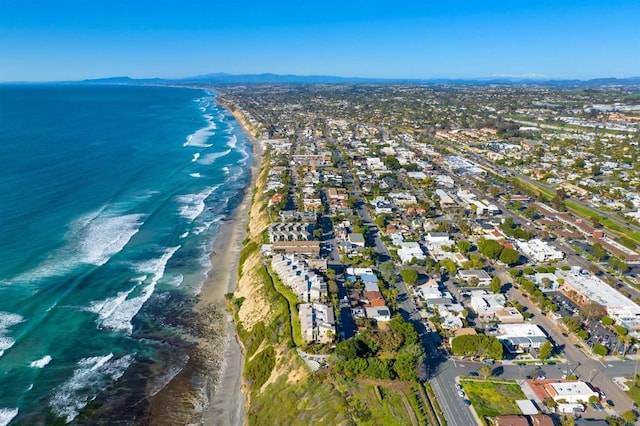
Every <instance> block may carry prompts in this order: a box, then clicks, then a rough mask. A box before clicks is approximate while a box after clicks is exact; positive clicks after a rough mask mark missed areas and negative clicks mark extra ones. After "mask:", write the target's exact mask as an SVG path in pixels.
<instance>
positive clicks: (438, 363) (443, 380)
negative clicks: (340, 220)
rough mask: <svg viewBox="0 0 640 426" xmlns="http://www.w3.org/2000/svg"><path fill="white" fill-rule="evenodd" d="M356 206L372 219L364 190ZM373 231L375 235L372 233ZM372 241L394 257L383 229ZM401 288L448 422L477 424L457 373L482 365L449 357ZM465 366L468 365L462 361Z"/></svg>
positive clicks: (401, 301) (401, 302) (401, 303)
mask: <svg viewBox="0 0 640 426" xmlns="http://www.w3.org/2000/svg"><path fill="white" fill-rule="evenodd" d="M356 199H357V202H356V209H357V211H358V214H359V215H360V217H361V218H362V220H363V222H364V223H365V224H366V223H371V216H370V215H369V212H368V211H367V209H366V206H365V205H364V203H363V201H362V199H361V198H360V194H356ZM371 234H373V235H371ZM369 236H370V237H371V238H372V241H371V242H372V243H373V244H372V245H373V246H374V247H375V249H376V251H377V252H378V255H379V258H380V261H381V262H384V261H385V260H388V259H391V255H390V253H389V250H388V249H387V247H386V246H385V245H384V243H383V242H382V239H381V238H380V233H379V232H373V233H370V235H369ZM395 286H396V288H397V289H398V298H397V300H398V309H399V311H400V313H401V314H402V316H403V318H404V319H405V320H406V321H409V322H411V323H412V324H413V326H414V328H415V329H416V330H417V331H418V334H419V335H420V338H421V341H422V346H423V348H424V350H425V354H426V360H425V368H426V376H427V379H428V380H429V383H430V384H431V386H432V388H433V391H434V393H435V396H436V399H437V401H438V404H439V405H440V408H441V409H442V411H443V413H444V416H445V419H446V421H447V424H448V425H450V426H469V425H473V424H476V423H477V422H476V420H475V418H474V417H473V414H472V413H471V409H470V407H468V406H466V405H465V404H464V399H463V398H461V397H460V396H459V395H458V391H457V389H456V388H455V385H454V383H455V377H457V376H458V375H460V374H466V373H468V372H471V371H475V370H477V369H478V367H479V366H478V365H475V366H469V367H466V368H462V369H459V368H457V367H458V366H457V365H456V362H455V361H452V360H447V354H446V353H445V352H444V351H441V350H440V348H439V346H440V338H439V336H438V335H437V333H435V332H432V331H431V330H429V329H428V328H427V327H426V326H425V324H424V323H423V322H422V317H421V316H420V313H419V312H418V309H417V308H416V305H415V300H414V299H413V297H412V296H411V294H409V292H408V290H407V287H406V285H405V284H404V282H402V281H401V280H398V281H396V283H395ZM461 366H462V367H465V366H464V365H461Z"/></svg>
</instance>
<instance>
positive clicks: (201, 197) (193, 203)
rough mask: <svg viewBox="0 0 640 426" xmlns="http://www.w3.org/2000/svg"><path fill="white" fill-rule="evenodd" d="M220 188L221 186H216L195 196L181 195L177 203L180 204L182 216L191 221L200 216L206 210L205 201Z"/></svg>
mask: <svg viewBox="0 0 640 426" xmlns="http://www.w3.org/2000/svg"><path fill="white" fill-rule="evenodd" d="M219 187H220V185H216V186H212V187H211V188H207V189H205V190H204V191H202V192H198V193H195V194H185V195H179V196H178V197H177V201H178V203H180V207H179V209H178V211H179V212H180V216H182V217H184V218H185V219H190V220H194V219H195V218H197V217H198V216H200V215H201V214H202V212H203V211H204V208H205V204H204V201H205V200H206V199H207V198H208V197H209V196H210V195H211V194H212V193H213V191H215V190H216V189H218V188H219Z"/></svg>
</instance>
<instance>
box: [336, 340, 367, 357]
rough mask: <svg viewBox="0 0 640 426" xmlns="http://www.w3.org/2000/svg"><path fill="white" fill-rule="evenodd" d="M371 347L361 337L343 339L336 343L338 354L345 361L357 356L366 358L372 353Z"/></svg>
mask: <svg viewBox="0 0 640 426" xmlns="http://www.w3.org/2000/svg"><path fill="white" fill-rule="evenodd" d="M370 352H371V349H370V348H369V346H368V345H367V344H366V343H365V342H364V341H363V340H362V339H361V338H360V337H356V338H353V339H348V340H343V341H342V342H339V343H338V344H337V345H336V352H335V353H336V355H337V356H338V357H339V358H340V359H342V360H345V361H349V360H352V359H355V358H364V357H366V356H368V355H370Z"/></svg>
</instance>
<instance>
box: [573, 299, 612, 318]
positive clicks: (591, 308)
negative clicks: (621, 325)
mask: <svg viewBox="0 0 640 426" xmlns="http://www.w3.org/2000/svg"><path fill="white" fill-rule="evenodd" d="M606 313H607V311H606V309H605V308H604V307H603V306H602V305H601V304H599V303H596V302H589V303H587V304H586V305H584V306H582V307H581V308H580V316H582V317H584V318H586V319H588V320H600V319H601V318H603V317H604V316H605V315H606Z"/></svg>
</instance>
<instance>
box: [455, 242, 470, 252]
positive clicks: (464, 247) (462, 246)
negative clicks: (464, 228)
mask: <svg viewBox="0 0 640 426" xmlns="http://www.w3.org/2000/svg"><path fill="white" fill-rule="evenodd" d="M457 246H458V250H459V251H460V253H462V254H465V253H468V252H469V250H470V249H471V243H470V242H469V241H467V240H460V241H458V244H457Z"/></svg>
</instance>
